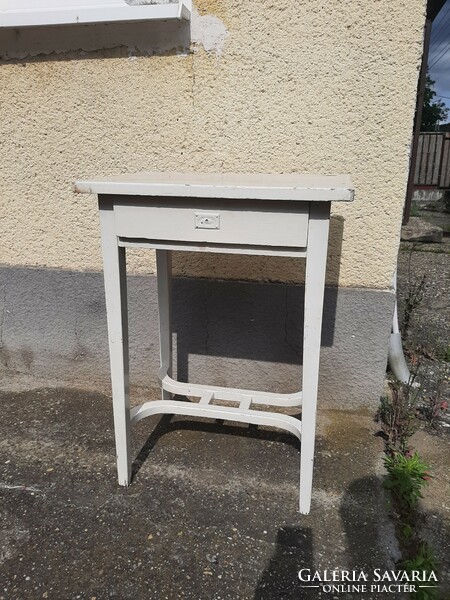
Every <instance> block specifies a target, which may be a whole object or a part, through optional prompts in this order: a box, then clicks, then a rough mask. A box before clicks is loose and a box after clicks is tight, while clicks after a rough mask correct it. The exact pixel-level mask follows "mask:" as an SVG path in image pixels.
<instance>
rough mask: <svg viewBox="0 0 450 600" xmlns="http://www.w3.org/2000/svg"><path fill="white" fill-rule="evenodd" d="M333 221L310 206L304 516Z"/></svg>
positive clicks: (324, 210)
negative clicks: (329, 234)
mask: <svg viewBox="0 0 450 600" xmlns="http://www.w3.org/2000/svg"><path fill="white" fill-rule="evenodd" d="M329 219H330V204H329V202H311V203H310V219H309V227H308V247H307V250H306V278H305V312H304V335H303V375H302V380H303V385H302V389H303V404H302V438H301V453H300V512H301V513H302V514H304V515H306V514H308V513H309V510H310V507H311V492H312V478H313V463H314V444H315V438H316V411H317V388H318V380H319V359H320V340H321V333H322V311H323V297H324V286H325V269H326V262H327V247H328V230H329Z"/></svg>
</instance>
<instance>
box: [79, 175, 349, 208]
mask: <svg viewBox="0 0 450 600" xmlns="http://www.w3.org/2000/svg"><path fill="white" fill-rule="evenodd" d="M75 191H76V192H79V193H84V194H100V195H102V194H106V195H125V196H158V197H176V198H229V199H241V198H242V199H244V198H245V199H257V200H297V201H302V202H313V201H322V202H352V200H353V195H354V190H353V188H352V184H351V181H350V177H349V176H348V175H314V174H306V173H289V174H283V175H281V174H267V173H264V174H258V173H175V172H166V173H156V172H141V173H135V174H126V175H117V176H114V177H105V178H103V177H101V178H100V177H99V178H97V177H96V178H94V179H89V180H84V181H76V182H75Z"/></svg>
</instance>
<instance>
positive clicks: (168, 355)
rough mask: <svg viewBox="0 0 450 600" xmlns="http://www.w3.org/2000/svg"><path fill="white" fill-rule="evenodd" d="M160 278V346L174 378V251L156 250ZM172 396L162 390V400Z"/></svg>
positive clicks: (168, 370) (164, 362)
mask: <svg viewBox="0 0 450 600" xmlns="http://www.w3.org/2000/svg"><path fill="white" fill-rule="evenodd" d="M156 272H157V278H158V309H159V344H160V356H161V366H162V367H165V368H166V369H167V374H168V375H169V377H172V251H171V250H156ZM171 398H172V394H171V393H170V392H168V391H167V390H164V389H163V390H162V399H163V400H170V399H171Z"/></svg>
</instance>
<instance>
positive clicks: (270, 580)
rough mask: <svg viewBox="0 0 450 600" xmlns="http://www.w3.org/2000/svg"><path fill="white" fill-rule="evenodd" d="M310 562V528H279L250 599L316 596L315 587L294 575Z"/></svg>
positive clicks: (291, 598)
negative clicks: (273, 545)
mask: <svg viewBox="0 0 450 600" xmlns="http://www.w3.org/2000/svg"><path fill="white" fill-rule="evenodd" d="M301 568H305V569H311V570H312V571H314V565H313V533H312V531H311V529H310V528H302V527H282V528H280V529H279V530H278V533H277V539H276V548H275V552H274V554H273V556H272V558H271V559H270V562H269V564H268V565H267V567H266V569H265V570H264V572H263V574H262V576H261V578H260V580H259V582H258V585H257V587H256V590H255V595H254V600H299V599H306V598H308V599H309V598H317V592H318V590H317V589H316V588H306V587H302V586H303V585H305V586H306V585H308V584H307V583H304V584H302V583H301V582H300V580H299V578H298V572H299V569H301Z"/></svg>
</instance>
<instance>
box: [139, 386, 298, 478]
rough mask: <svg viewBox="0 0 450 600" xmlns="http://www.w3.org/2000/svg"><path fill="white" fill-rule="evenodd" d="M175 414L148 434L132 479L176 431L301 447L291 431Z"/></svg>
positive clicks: (160, 422) (164, 418)
mask: <svg viewBox="0 0 450 600" xmlns="http://www.w3.org/2000/svg"><path fill="white" fill-rule="evenodd" d="M176 399H177V400H180V401H183V400H184V401H185V398H183V397H180V398H176ZM173 417H174V415H164V416H163V417H161V419H160V420H159V422H158V423H157V425H156V426H155V427H154V429H153V431H152V433H151V434H150V435H149V436H148V438H147V440H146V442H145V443H144V445H143V446H142V447H141V449H140V450H139V452H138V454H137V456H136V458H135V459H134V461H133V465H132V475H131V480H132V481H133V479H135V477H136V476H137V474H138V473H139V471H140V469H141V467H142V466H143V464H144V463H145V461H146V460H147V458H148V457H149V455H150V453H151V451H152V450H153V448H154V447H155V446H156V444H157V443H158V441H159V440H160V439H161V438H162V437H163V436H164V435H166V434H168V433H173V432H175V431H197V432H202V433H211V434H214V433H220V434H221V435H229V436H233V437H235V436H238V437H242V438H248V439H255V440H264V441H268V442H277V443H280V444H285V445H286V446H291V447H292V448H296V449H297V450H298V449H299V446H300V442H299V441H298V439H297V438H296V437H294V436H293V435H291V434H289V433H284V432H282V431H276V430H272V429H261V427H258V426H257V425H244V424H242V425H230V424H229V423H224V421H222V420H221V419H216V420H214V421H211V420H208V421H204V420H198V421H194V420H192V419H190V418H189V417H185V418H183V420H176V421H174V420H173Z"/></svg>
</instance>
